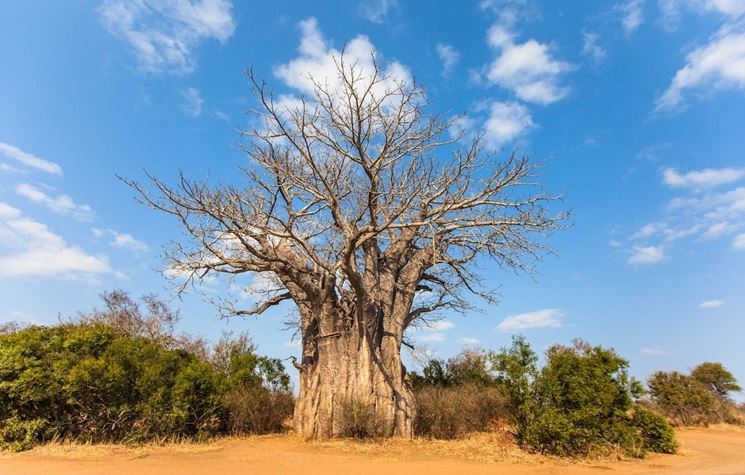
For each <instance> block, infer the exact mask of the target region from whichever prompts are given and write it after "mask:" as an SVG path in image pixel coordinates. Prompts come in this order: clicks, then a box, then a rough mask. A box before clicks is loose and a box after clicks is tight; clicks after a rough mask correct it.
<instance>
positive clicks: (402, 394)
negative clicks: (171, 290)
mask: <svg viewBox="0 0 745 475" xmlns="http://www.w3.org/2000/svg"><path fill="white" fill-rule="evenodd" d="M347 59H348V57H345V54H343V53H342V54H341V55H340V56H337V57H335V58H334V64H335V66H336V71H335V74H334V75H332V77H328V78H323V77H318V78H315V77H308V80H309V81H310V82H311V84H312V88H311V89H312V92H311V93H310V94H309V95H308V96H305V97H301V98H298V99H297V100H295V101H289V102H290V104H289V105H288V101H286V100H280V101H275V99H274V98H273V96H272V95H271V94H270V93H269V92H267V90H266V88H265V86H264V84H263V83H259V82H258V81H256V80H255V79H254V77H253V75H251V81H252V84H253V91H254V92H255V93H256V96H257V98H258V101H259V104H260V107H259V111H258V118H259V125H258V126H257V127H256V129H254V130H251V131H246V132H243V136H244V137H245V139H246V142H245V144H244V145H243V150H244V151H245V152H246V155H247V157H248V164H247V166H246V167H245V168H244V170H243V173H244V176H243V178H244V181H245V182H246V186H245V187H240V188H237V187H233V186H227V185H220V186H217V187H214V188H213V187H210V186H208V185H207V183H205V182H202V181H193V180H190V179H187V178H186V177H184V176H181V178H180V180H179V182H178V185H177V186H175V187H173V186H169V185H167V184H165V183H164V182H162V181H160V180H158V179H153V180H152V184H153V185H154V187H155V192H151V191H150V190H148V189H146V188H145V187H143V186H140V185H139V184H136V183H133V182H129V183H130V184H131V185H132V186H133V187H134V188H135V189H136V190H137V191H138V192H139V193H140V194H141V197H142V198H143V199H144V201H145V202H146V203H148V204H149V205H151V206H153V207H155V208H156V209H158V210H161V211H163V212H165V213H167V214H169V215H172V216H174V217H175V218H176V219H178V221H179V222H180V223H181V224H182V225H183V227H184V228H185V229H186V231H187V233H188V235H189V236H190V237H191V240H190V242H189V243H183V242H182V243H174V244H173V246H171V248H170V249H169V251H168V252H167V253H166V260H167V266H168V267H169V268H170V269H172V270H174V271H176V272H177V273H179V274H181V275H184V276H185V277H186V283H184V287H182V288H186V286H187V283H188V282H193V281H194V280H196V279H204V278H206V277H207V276H211V275H212V274H222V275H227V276H240V275H245V274H254V275H258V276H260V278H261V279H263V280H264V281H265V282H268V283H270V284H271V285H270V286H268V288H267V289H266V290H267V292H265V293H264V294H263V296H264V297H265V298H264V299H263V300H262V301H260V303H259V304H258V305H257V306H255V307H254V308H249V309H245V308H236V307H235V305H233V304H232V303H230V302H223V303H222V304H221V308H222V309H223V311H224V312H225V313H226V314H228V315H258V314H260V313H262V312H264V311H265V310H267V309H268V308H271V307H272V306H274V305H277V304H279V303H281V302H283V301H291V302H293V303H294V307H295V309H296V310H297V312H298V314H299V328H300V333H301V335H302V360H301V362H300V364H299V367H300V368H301V369H300V394H299V397H298V399H297V405H296V408H295V429H296V431H297V433H299V434H301V435H303V436H306V437H325V436H331V435H338V434H340V433H341V432H342V425H343V424H342V422H343V421H342V419H343V417H342V415H341V414H342V412H343V405H344V404H348V403H350V402H351V403H359V404H363V405H365V406H366V407H371V408H373V410H374V412H375V413H376V414H377V415H378V416H379V418H380V420H381V421H382V424H383V431H382V432H383V434H385V435H400V436H405V437H410V436H411V435H412V421H413V419H414V415H415V411H416V408H415V404H414V400H413V395H412V391H411V387H410V384H409V383H408V382H407V377H406V370H405V368H404V367H403V365H402V364H401V345H402V341H403V339H404V332H405V331H406V330H407V328H409V327H410V326H411V325H412V323H413V322H415V321H417V320H419V319H422V318H425V317H426V316H428V315H430V314H431V313H432V312H436V311H438V310H441V309H451V310H464V309H467V308H470V304H469V301H468V299H467V298H466V293H472V294H476V295H478V296H481V297H484V298H486V299H488V300H493V299H494V293H493V292H492V291H491V290H490V289H489V288H485V287H483V286H482V285H481V281H480V277H479V274H478V273H477V269H476V265H475V263H476V262H477V258H478V257H480V256H484V257H487V258H491V259H492V260H493V261H494V262H495V263H496V264H497V265H498V266H500V267H502V268H504V269H510V270H512V269H516V270H528V271H530V269H531V265H532V261H533V260H534V259H535V258H540V257H541V255H542V254H543V252H544V251H545V250H546V247H545V246H544V245H543V244H541V243H540V242H539V241H537V240H536V237H538V236H544V237H545V236H547V235H548V234H550V233H551V232H552V231H553V230H556V229H559V228H561V227H562V226H563V221H564V220H565V217H566V215H565V214H564V213H557V214H554V213H551V212H550V211H549V210H548V209H547V203H548V202H549V201H550V200H552V199H554V198H555V197H553V196H551V195H548V194H546V193H544V192H543V191H542V190H541V189H540V188H539V187H537V185H536V177H535V174H536V167H537V163H536V162H534V161H532V160H530V159H529V157H521V156H518V155H516V154H513V155H511V156H509V157H508V158H507V159H506V160H503V161H500V160H498V159H497V158H496V156H495V155H494V154H492V153H490V152H488V151H487V150H485V148H484V141H483V136H482V135H479V134H477V135H476V136H475V137H474V138H473V139H472V140H464V138H463V136H462V135H461V136H458V137H455V138H453V137H451V136H450V135H449V133H450V132H451V131H452V130H453V127H454V125H455V122H454V121H442V120H440V119H439V118H438V117H437V116H431V115H428V114H427V112H426V109H427V106H428V101H427V99H426V96H425V94H424V91H423V90H422V88H421V87H420V86H418V85H417V84H415V83H414V82H413V81H410V80H408V79H406V78H402V77H400V76H396V75H394V74H392V73H390V72H389V71H390V69H389V70H385V69H382V68H381V67H380V65H379V63H378V62H377V60H376V58H375V56H374V55H371V56H370V57H367V58H365V57H356V58H353V61H351V62H348V61H347Z"/></svg>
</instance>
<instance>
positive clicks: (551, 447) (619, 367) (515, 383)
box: [491, 337, 672, 456]
mask: <svg viewBox="0 0 745 475" xmlns="http://www.w3.org/2000/svg"><path fill="white" fill-rule="evenodd" d="M491 361H492V365H493V369H494V371H495V372H496V374H497V380H498V381H499V382H500V384H502V385H503V386H504V387H505V389H506V390H507V392H508V394H509V395H510V396H509V397H510V403H511V406H512V407H511V411H510V413H511V420H512V423H513V424H514V426H515V428H516V435H517V437H518V440H519V441H520V442H521V443H522V444H523V445H524V446H526V447H529V448H531V449H533V450H537V451H540V452H544V453H551V454H557V455H568V456H576V455H588V454H590V453H593V452H598V451H609V450H619V451H621V452H623V453H625V454H627V455H630V456H643V455H644V453H645V451H647V450H656V449H657V448H658V447H661V446H667V445H669V444H667V443H666V442H665V441H664V440H660V441H657V440H655V439H654V437H655V436H657V435H659V434H662V433H663V432H664V431H662V430H658V431H656V432H655V431H651V430H650V431H647V432H644V430H643V429H642V427H641V426H638V425H637V424H635V423H634V420H633V417H632V416H631V415H630V414H631V413H632V411H634V409H635V407H636V405H635V400H636V399H637V398H638V397H639V396H641V394H642V387H641V384H640V383H639V382H638V381H636V380H634V379H633V378H631V377H629V375H628V362H627V361H626V360H624V359H623V358H621V357H620V356H618V355H617V354H616V353H615V352H614V351H612V350H609V349H605V348H602V347H599V346H595V347H593V346H590V345H589V344H587V343H585V342H582V341H577V342H575V345H574V346H573V347H565V346H554V347H551V348H550V349H549V350H548V351H547V352H546V363H545V365H544V366H543V367H542V368H540V369H539V368H537V365H536V362H537V356H536V354H535V353H534V352H533V350H532V349H531V348H530V346H529V345H528V344H527V342H526V341H525V340H524V339H523V338H522V337H515V338H514V339H513V342H512V346H511V347H509V348H503V349H502V350H500V351H499V352H497V353H495V354H493V355H491ZM660 423H661V424H663V425H664V424H666V423H665V422H664V421H661V422H660ZM668 429H669V426H668ZM671 430H672V429H670V431H671ZM645 434H646V435H645Z"/></svg>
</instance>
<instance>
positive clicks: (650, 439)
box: [632, 407, 678, 454]
mask: <svg viewBox="0 0 745 475" xmlns="http://www.w3.org/2000/svg"><path fill="white" fill-rule="evenodd" d="M632 423H633V425H634V427H636V428H637V429H638V430H639V434H640V435H641V437H642V442H643V446H644V447H645V448H646V449H647V450H649V451H650V452H657V453H661V454H674V453H675V452H677V451H678V442H677V441H676V440H675V432H674V431H673V428H672V427H671V426H670V423H669V422H667V419H665V417H664V416H662V415H660V414H657V413H656V412H652V411H650V410H648V409H644V408H642V407H637V408H636V409H635V410H634V416H633V419H632Z"/></svg>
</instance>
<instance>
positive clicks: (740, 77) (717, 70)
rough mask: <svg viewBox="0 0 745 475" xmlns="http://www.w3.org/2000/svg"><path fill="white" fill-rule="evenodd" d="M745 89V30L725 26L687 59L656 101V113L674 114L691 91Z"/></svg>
mask: <svg viewBox="0 0 745 475" xmlns="http://www.w3.org/2000/svg"><path fill="white" fill-rule="evenodd" d="M720 89H739V90H742V89H745V31H742V27H740V28H737V27H732V26H730V25H725V26H724V27H722V28H721V29H720V30H719V32H717V33H716V34H715V35H714V36H713V37H712V39H711V40H710V41H709V43H708V44H706V45H704V46H701V47H699V48H696V49H695V50H693V51H691V52H690V53H689V54H688V55H687V56H686V64H685V66H683V68H681V69H679V70H678V71H677V72H676V73H675V76H674V77H673V79H672V81H671V83H670V86H669V87H668V88H667V89H666V90H665V92H664V93H663V94H662V95H661V96H660V97H659V98H658V99H657V102H656V104H655V112H674V111H676V110H679V109H681V108H682V107H683V106H684V103H685V98H684V93H685V92H686V91H689V90H700V91H705V92H707V93H708V92H711V91H715V90H720Z"/></svg>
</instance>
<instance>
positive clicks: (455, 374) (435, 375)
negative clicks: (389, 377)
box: [409, 350, 496, 389]
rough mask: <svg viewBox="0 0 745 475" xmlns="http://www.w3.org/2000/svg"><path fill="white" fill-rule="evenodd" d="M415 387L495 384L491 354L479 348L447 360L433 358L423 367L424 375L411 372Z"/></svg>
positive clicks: (410, 375)
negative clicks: (490, 361)
mask: <svg viewBox="0 0 745 475" xmlns="http://www.w3.org/2000/svg"><path fill="white" fill-rule="evenodd" d="M409 377H410V378H411V382H412V386H413V387H414V389H422V388H425V387H430V386H438V387H450V386H459V385H462V384H469V383H470V384H476V385H480V386H494V385H495V384H496V380H495V379H494V375H493V374H492V372H491V371H490V369H489V355H488V354H487V353H486V352H484V351H479V350H464V351H463V352H461V353H460V354H459V355H457V356H455V357H453V358H450V359H449V360H448V361H447V362H445V361H443V360H438V359H431V360H429V361H428V362H427V364H426V365H425V366H424V368H423V369H422V375H419V374H418V373H416V372H413V373H410V374H409Z"/></svg>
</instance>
